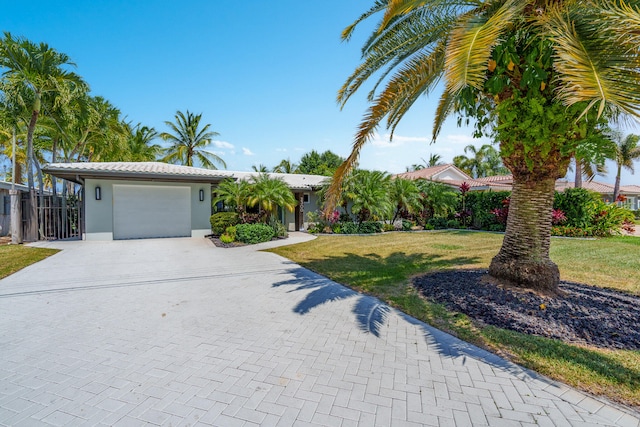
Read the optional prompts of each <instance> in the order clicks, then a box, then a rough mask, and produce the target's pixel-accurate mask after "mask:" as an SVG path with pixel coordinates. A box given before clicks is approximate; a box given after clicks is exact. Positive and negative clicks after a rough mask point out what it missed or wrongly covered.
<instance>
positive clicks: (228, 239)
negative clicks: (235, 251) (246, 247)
mask: <svg viewBox="0 0 640 427" xmlns="http://www.w3.org/2000/svg"><path fill="white" fill-rule="evenodd" d="M220 241H221V242H222V243H233V242H235V241H236V238H235V237H232V236H229V235H228V234H226V233H225V234H223V235H222V236H220Z"/></svg>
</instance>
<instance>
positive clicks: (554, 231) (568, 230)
mask: <svg viewBox="0 0 640 427" xmlns="http://www.w3.org/2000/svg"><path fill="white" fill-rule="evenodd" d="M551 235H552V236H563V237H588V236H589V232H588V231H587V230H585V229H583V228H580V227H572V226H569V225H556V226H553V227H551Z"/></svg>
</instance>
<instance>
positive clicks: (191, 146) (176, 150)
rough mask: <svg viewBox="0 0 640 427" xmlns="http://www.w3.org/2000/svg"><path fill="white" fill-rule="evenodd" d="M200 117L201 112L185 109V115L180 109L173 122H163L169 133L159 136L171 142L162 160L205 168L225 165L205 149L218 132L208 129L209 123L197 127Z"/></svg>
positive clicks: (225, 165)
mask: <svg viewBox="0 0 640 427" xmlns="http://www.w3.org/2000/svg"><path fill="white" fill-rule="evenodd" d="M201 119H202V114H193V113H191V112H190V111H189V110H187V113H186V115H185V114H184V113H183V112H182V111H178V112H176V115H175V123H172V122H169V121H167V122H164V123H165V125H167V126H168V127H169V129H171V133H169V132H162V133H161V134H160V138H162V139H163V140H165V141H169V142H171V146H170V147H168V148H166V149H165V156H164V157H163V158H162V161H163V162H167V163H173V164H179V165H185V166H194V164H200V165H202V167H205V168H207V169H217V168H216V166H215V165H216V164H218V165H221V166H222V167H224V168H226V167H227V164H226V163H225V162H224V160H222V159H221V158H220V157H219V156H217V155H215V154H213V153H211V152H209V151H205V148H206V147H207V146H209V145H210V144H211V139H212V138H213V137H216V136H218V135H219V133H218V132H213V131H210V130H209V127H210V126H211V125H210V124H208V123H207V124H206V125H204V127H203V128H202V129H199V127H200V120H201Z"/></svg>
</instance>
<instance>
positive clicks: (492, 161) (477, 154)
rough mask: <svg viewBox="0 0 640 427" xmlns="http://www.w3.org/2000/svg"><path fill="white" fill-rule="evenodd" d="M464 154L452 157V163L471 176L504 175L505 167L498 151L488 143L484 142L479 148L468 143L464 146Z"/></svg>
mask: <svg viewBox="0 0 640 427" xmlns="http://www.w3.org/2000/svg"><path fill="white" fill-rule="evenodd" d="M464 152H465V154H467V153H470V155H469V157H467V156H466V155H459V156H455V157H454V158H453V164H454V165H455V166H456V167H458V168H459V169H461V170H462V171H464V172H465V173H467V174H468V175H469V176H471V177H472V178H482V177H485V176H493V175H505V174H506V173H508V171H507V169H506V168H505V167H504V166H502V161H501V160H500V153H498V150H496V149H495V148H493V147H492V146H491V145H489V144H484V145H483V146H482V147H480V148H479V149H478V148H476V146H475V145H473V144H469V145H467V146H466V147H464Z"/></svg>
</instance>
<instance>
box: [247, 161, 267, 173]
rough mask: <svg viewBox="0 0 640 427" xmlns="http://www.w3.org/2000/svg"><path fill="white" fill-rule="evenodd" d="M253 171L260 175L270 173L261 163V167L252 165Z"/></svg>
mask: <svg viewBox="0 0 640 427" xmlns="http://www.w3.org/2000/svg"><path fill="white" fill-rule="evenodd" d="M251 169H253V171H254V172H258V173H268V172H269V168H267V167H266V166H265V165H263V164H262V163H260V164H259V165H251Z"/></svg>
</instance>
